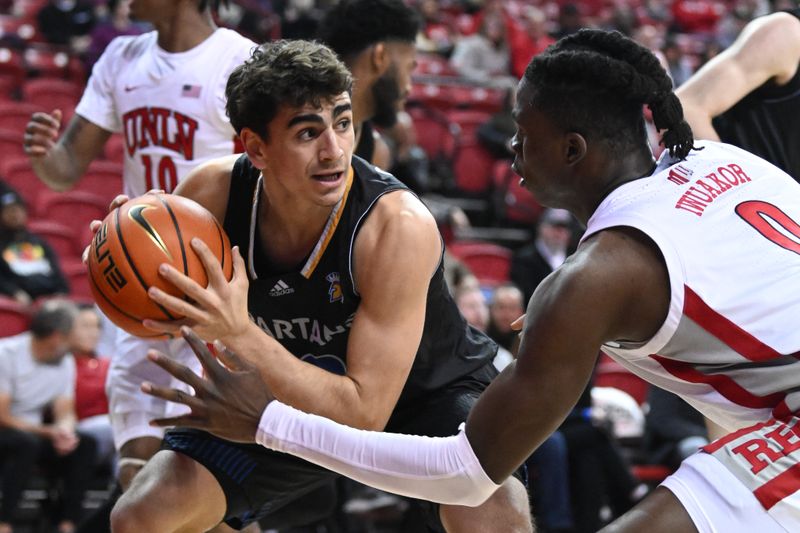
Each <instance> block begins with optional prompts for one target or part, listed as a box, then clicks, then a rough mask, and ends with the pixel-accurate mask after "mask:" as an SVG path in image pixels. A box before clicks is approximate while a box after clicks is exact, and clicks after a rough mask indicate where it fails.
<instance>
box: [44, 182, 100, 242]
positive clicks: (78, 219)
mask: <svg viewBox="0 0 800 533" xmlns="http://www.w3.org/2000/svg"><path fill="white" fill-rule="evenodd" d="M36 214H37V216H39V217H40V218H44V219H47V220H53V221H56V222H60V223H61V224H63V225H65V226H67V227H69V228H72V229H74V230H75V231H76V232H78V235H80V232H81V231H83V228H84V227H86V226H88V225H89V222H91V221H92V220H102V219H104V218H105V216H106V215H107V214H108V202H107V201H106V200H105V199H104V198H103V197H101V196H98V195H96V194H92V193H90V192H86V191H75V190H73V191H67V192H56V191H50V190H47V191H42V192H41V193H40V194H39V198H38V199H37V204H36Z"/></svg>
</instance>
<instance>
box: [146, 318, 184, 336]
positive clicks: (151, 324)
mask: <svg viewBox="0 0 800 533" xmlns="http://www.w3.org/2000/svg"><path fill="white" fill-rule="evenodd" d="M194 324H195V323H194V322H193V321H191V320H187V319H185V318H182V319H180V320H171V321H169V322H166V321H160V320H150V319H149V318H146V319H144V320H142V325H143V326H144V327H146V328H147V329H152V330H153V331H158V332H159V333H164V334H166V335H168V336H169V338H171V339H174V338H177V337H180V336H181V326H185V325H188V326H193V325H194Z"/></svg>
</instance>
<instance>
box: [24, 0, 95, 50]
mask: <svg viewBox="0 0 800 533" xmlns="http://www.w3.org/2000/svg"><path fill="white" fill-rule="evenodd" d="M36 20H37V22H38V24H39V31H41V32H42V34H43V35H44V37H45V39H47V42H49V43H52V44H61V45H65V46H69V47H70V49H71V50H72V51H73V52H74V53H77V54H82V53H83V52H85V51H86V50H87V49H88V48H89V42H90V37H89V33H90V32H91V31H92V28H93V27H94V24H95V18H94V8H93V7H92V5H91V3H90V2H87V1H81V0H50V1H49V2H48V3H47V5H45V6H44V7H43V8H42V9H41V11H39V13H38V15H37V16H36Z"/></svg>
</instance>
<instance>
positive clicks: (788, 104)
mask: <svg viewBox="0 0 800 533" xmlns="http://www.w3.org/2000/svg"><path fill="white" fill-rule="evenodd" d="M788 12H789V13H791V14H793V15H794V16H795V17H798V18H800V9H793V10H790V11H788ZM775 38H776V39H779V38H780V37H777V36H776V37H775ZM798 117H800V69H798V71H797V73H796V74H795V75H794V77H793V78H792V79H791V80H790V81H789V82H788V83H786V84H784V85H776V84H775V83H773V82H772V81H768V82H766V83H765V84H763V85H762V86H760V87H758V88H757V89H755V90H754V91H753V92H751V93H750V94H748V95H747V96H745V97H744V98H742V99H741V100H740V101H739V102H738V103H736V105H734V106H733V107H732V108H730V109H729V110H727V111H726V112H725V113H723V114H721V115H719V116H717V117H714V119H713V122H712V123H713V125H714V129H715V130H716V131H717V133H718V134H719V138H720V140H721V141H722V142H726V143H729V144H733V145H736V146H738V147H740V148H744V149H745V150H747V151H748V152H752V153H754V154H756V155H758V156H760V157H763V158H764V159H766V160H767V161H769V162H771V163H773V164H774V165H776V166H778V167H780V168H781V169H783V170H784V171H785V172H787V173H788V174H789V175H791V176H792V177H793V178H794V179H796V180H798V181H800V127H799V126H798V125H797V120H798Z"/></svg>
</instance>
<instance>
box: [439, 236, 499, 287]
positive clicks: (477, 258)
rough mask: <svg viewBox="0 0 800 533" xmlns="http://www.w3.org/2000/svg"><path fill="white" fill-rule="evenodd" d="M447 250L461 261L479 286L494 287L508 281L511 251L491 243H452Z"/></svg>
mask: <svg viewBox="0 0 800 533" xmlns="http://www.w3.org/2000/svg"><path fill="white" fill-rule="evenodd" d="M448 250H449V251H450V253H451V254H453V255H454V256H455V257H457V258H459V259H461V260H462V261H463V262H464V263H465V264H466V265H467V267H469V269H470V270H471V271H472V273H473V274H474V275H475V277H476V278H478V281H479V282H480V283H481V285H484V286H496V285H500V284H502V283H505V282H507V281H508V280H509V273H510V272H511V250H509V249H508V248H506V247H504V246H500V245H498V244H494V243H491V242H480V241H453V242H451V243H450V245H449V246H448Z"/></svg>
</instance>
